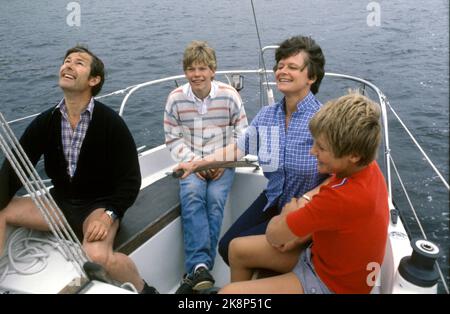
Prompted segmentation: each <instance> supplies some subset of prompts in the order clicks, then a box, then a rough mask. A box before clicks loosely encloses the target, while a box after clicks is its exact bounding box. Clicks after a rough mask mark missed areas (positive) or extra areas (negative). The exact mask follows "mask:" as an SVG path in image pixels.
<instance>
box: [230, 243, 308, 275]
mask: <svg viewBox="0 0 450 314" xmlns="http://www.w3.org/2000/svg"><path fill="white" fill-rule="evenodd" d="M300 251H301V248H300V247H299V248H296V249H293V250H291V251H287V252H280V251H279V250H278V249H276V248H274V247H273V246H272V245H270V244H269V243H268V242H267V240H266V236H265V235H257V236H247V237H241V238H236V239H234V240H232V241H231V243H230V251H229V252H230V253H229V260H230V271H231V282H235V281H243V280H250V279H251V278H252V274H253V271H254V270H255V269H258V268H264V269H269V270H273V271H276V272H279V273H287V272H290V271H291V270H292V269H293V268H294V266H295V265H296V264H297V262H298V259H299V256H300Z"/></svg>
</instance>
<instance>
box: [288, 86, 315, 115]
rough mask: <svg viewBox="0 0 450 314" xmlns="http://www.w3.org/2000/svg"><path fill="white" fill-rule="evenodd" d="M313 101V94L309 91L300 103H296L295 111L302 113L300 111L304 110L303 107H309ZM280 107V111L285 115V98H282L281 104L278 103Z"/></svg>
mask: <svg viewBox="0 0 450 314" xmlns="http://www.w3.org/2000/svg"><path fill="white" fill-rule="evenodd" d="M314 99H315V96H314V94H313V93H312V92H311V91H310V92H309V93H308V94H307V95H306V96H305V98H303V99H302V100H301V101H299V102H298V104H297V111H302V110H304V108H305V107H308V106H310V104H311V103H312V102H314ZM280 105H281V109H282V110H283V112H284V113H286V109H285V106H286V98H284V97H283V99H282V100H281V102H280Z"/></svg>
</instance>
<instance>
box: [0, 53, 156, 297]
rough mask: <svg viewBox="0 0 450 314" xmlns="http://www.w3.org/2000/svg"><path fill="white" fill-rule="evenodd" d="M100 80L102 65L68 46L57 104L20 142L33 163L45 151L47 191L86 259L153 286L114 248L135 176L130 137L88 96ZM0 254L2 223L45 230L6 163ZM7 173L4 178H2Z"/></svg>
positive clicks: (140, 285)
mask: <svg viewBox="0 0 450 314" xmlns="http://www.w3.org/2000/svg"><path fill="white" fill-rule="evenodd" d="M103 82H104V66H103V62H102V61H101V60H100V59H99V58H98V57H97V56H95V55H94V54H93V53H92V52H90V51H89V50H88V49H87V48H85V47H81V46H77V47H74V48H72V49H69V50H68V51H67V53H66V56H65V58H64V62H63V64H62V65H61V68H60V70H59V86H60V87H61V89H62V90H63V92H64V98H63V99H62V100H61V101H60V103H59V104H58V105H57V106H56V107H53V108H51V109H49V110H47V111H45V112H43V113H41V114H40V115H39V116H38V117H36V119H34V120H33V121H32V122H31V124H30V125H29V126H28V128H27V129H26V130H25V132H24V134H23V135H22V137H21V139H20V143H21V145H22V146H23V148H24V150H25V152H26V153H27V155H28V157H29V158H30V160H31V162H32V163H33V165H36V163H37V162H38V160H39V158H40V157H41V156H42V155H44V163H45V171H46V173H47V175H48V177H49V178H50V179H51V180H52V183H53V186H54V187H53V188H52V190H51V194H52V196H53V197H54V199H55V201H56V202H57V204H58V206H59V207H60V208H61V210H62V211H63V213H64V215H65V216H66V218H67V220H68V222H69V224H70V225H71V227H72V228H73V230H74V232H75V234H76V235H77V236H78V238H79V239H80V240H81V241H82V243H83V248H84V249H85V251H86V253H87V254H88V256H89V257H90V258H91V260H92V261H93V262H96V263H98V264H100V265H102V266H103V267H104V268H105V270H106V271H107V272H108V274H109V275H110V276H111V278H113V279H115V280H117V281H119V282H131V283H133V284H134V286H135V287H136V288H137V290H138V291H143V292H149V291H154V289H152V288H151V287H149V286H147V285H146V284H145V282H144V281H143V280H142V279H141V277H140V275H139V273H138V270H137V268H136V266H135V264H134V263H133V261H132V260H131V259H130V258H129V257H128V256H126V255H124V254H121V253H117V252H114V251H113V243H114V237H115V236H116V233H117V230H118V228H119V223H120V218H121V217H122V216H123V214H124V213H125V211H126V210H127V208H128V207H130V206H131V205H132V204H133V203H134V201H135V200H136V197H137V195H138V192H139V189H140V185H141V175H140V170H139V162H138V157H137V152H136V145H135V143H134V140H133V137H132V136H131V133H130V131H129V130H128V128H127V126H126V124H125V122H124V121H123V120H122V118H121V117H120V116H119V115H118V114H117V113H116V112H115V111H113V110H112V109H110V108H108V107H106V106H105V105H103V104H102V103H100V102H98V101H96V100H94V98H93V96H95V95H97V94H98V93H99V92H100V90H101V88H102V85H103ZM0 176H1V177H2V178H1V179H0V181H2V189H3V192H2V193H3V195H6V197H3V198H0V255H1V253H2V252H3V249H4V243H5V232H6V225H7V224H10V225H15V226H24V227H28V228H32V229H38V230H49V227H48V225H47V223H46V222H45V220H44V218H43V217H42V215H41V213H40V212H39V210H38V208H37V207H36V205H35V204H34V203H33V201H32V200H31V198H30V197H14V194H15V193H16V192H17V190H19V189H20V187H21V186H22V184H21V182H20V181H19V179H18V178H17V176H16V175H15V173H14V171H13V170H12V168H11V166H10V165H9V163H8V162H5V163H4V165H3V167H2V169H1V171H0ZM5 178H7V179H5Z"/></svg>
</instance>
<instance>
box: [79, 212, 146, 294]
mask: <svg viewBox="0 0 450 314" xmlns="http://www.w3.org/2000/svg"><path fill="white" fill-rule="evenodd" d="M102 214H103V209H102V208H99V209H96V210H95V211H93V212H92V213H91V214H90V215H89V216H88V217H87V218H86V220H85V222H84V224H83V233H85V231H86V230H85V229H86V226H87V223H88V219H90V218H91V219H92V218H94V217H95V216H96V215H102ZM118 228H119V221H118V220H116V221H115V222H114V223H113V225H112V226H111V228H110V229H109V231H108V234H107V236H106V238H105V239H104V240H101V241H94V242H88V241H87V240H86V239H84V240H83V248H84V249H85V251H86V253H87V254H88V256H89V257H90V258H91V259H92V261H93V262H95V263H97V264H100V265H102V266H103V267H104V268H105V270H106V271H107V272H108V274H109V275H110V276H111V278H112V279H114V280H117V281H119V282H122V283H123V282H131V283H132V284H133V285H134V286H135V287H136V289H137V290H138V291H141V290H142V289H143V288H144V281H143V280H142V278H141V276H140V275H139V271H138V269H137V267H136V265H135V264H134V262H133V261H132V260H131V258H129V257H128V256H127V255H125V254H122V253H118V252H114V250H113V244H114V238H115V236H116V233H117V230H118Z"/></svg>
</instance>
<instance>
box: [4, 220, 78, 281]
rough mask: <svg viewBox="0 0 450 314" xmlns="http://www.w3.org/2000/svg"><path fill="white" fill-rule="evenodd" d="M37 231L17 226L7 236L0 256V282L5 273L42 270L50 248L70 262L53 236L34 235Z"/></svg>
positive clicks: (28, 273)
mask: <svg viewBox="0 0 450 314" xmlns="http://www.w3.org/2000/svg"><path fill="white" fill-rule="evenodd" d="M36 233H40V232H39V231H33V230H30V229H26V228H23V227H21V228H17V229H16V230H14V231H13V232H12V233H11V235H10V236H9V238H8V241H7V243H6V245H5V254H4V255H3V256H2V257H1V258H0V282H2V281H3V280H5V278H6V276H7V275H11V274H20V275H34V274H37V273H40V272H42V271H43V270H44V269H45V268H46V267H47V265H48V258H49V257H50V252H51V251H50V250H56V251H58V252H59V254H61V256H63V257H64V259H65V260H66V261H68V262H70V259H69V257H68V256H67V254H65V252H64V250H63V249H62V248H61V245H60V244H59V243H57V242H55V241H54V240H55V239H54V238H53V237H49V238H45V237H39V236H36Z"/></svg>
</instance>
